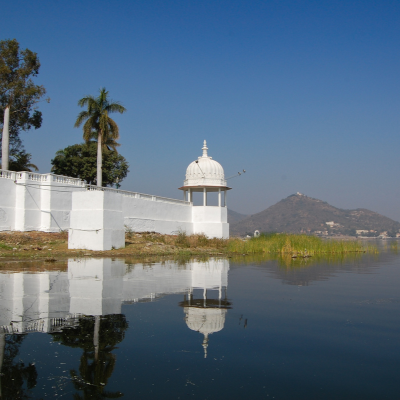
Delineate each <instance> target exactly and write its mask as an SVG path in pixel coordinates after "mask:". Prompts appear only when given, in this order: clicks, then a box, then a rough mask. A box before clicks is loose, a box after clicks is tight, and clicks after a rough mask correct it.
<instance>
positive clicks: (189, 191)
mask: <svg viewBox="0 0 400 400" xmlns="http://www.w3.org/2000/svg"><path fill="white" fill-rule="evenodd" d="M188 202H190V203H191V202H192V189H189V190H188Z"/></svg>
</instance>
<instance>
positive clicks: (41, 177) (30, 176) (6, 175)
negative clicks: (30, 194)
mask: <svg viewBox="0 0 400 400" xmlns="http://www.w3.org/2000/svg"><path fill="white" fill-rule="evenodd" d="M23 177H25V179H26V180H30V181H34V182H48V183H50V182H55V183H61V184H65V185H71V186H77V187H80V188H86V189H87V190H90V191H102V192H113V193H119V194H122V195H123V196H128V197H133V198H136V199H142V200H150V201H159V202H162V203H172V204H180V205H187V206H190V205H191V204H192V203H191V202H190V201H185V200H178V199H170V198H168V197H163V196H154V195H151V194H145V193H139V192H131V191H128V190H121V189H114V188H110V187H98V186H96V185H90V184H87V183H85V182H84V181H82V180H81V179H79V178H71V177H69V176H63V175H55V174H37V173H34V172H15V171H6V170H3V169H0V179H1V178H3V179H10V180H14V181H17V180H20V179H23Z"/></svg>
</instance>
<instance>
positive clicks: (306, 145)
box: [0, 0, 400, 220]
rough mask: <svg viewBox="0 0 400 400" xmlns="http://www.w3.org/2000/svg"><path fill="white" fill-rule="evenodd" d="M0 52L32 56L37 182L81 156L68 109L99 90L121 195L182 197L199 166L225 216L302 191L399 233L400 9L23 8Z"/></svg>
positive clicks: (120, 4)
mask: <svg viewBox="0 0 400 400" xmlns="http://www.w3.org/2000/svg"><path fill="white" fill-rule="evenodd" d="M1 9H2V15H3V18H2V23H1V25H0V33H1V34H0V39H8V38H16V39H17V40H18V41H19V42H20V44H21V47H22V48H26V47H27V48H29V49H31V50H33V51H35V52H37V53H38V55H39V59H40V61H41V64H42V67H41V70H40V74H39V76H38V78H37V79H36V82H38V83H40V84H43V85H44V86H45V87H46V89H47V92H48V96H50V98H51V102H50V104H46V103H42V104H41V105H40V110H41V111H42V112H43V118H44V121H43V125H42V128H40V129H39V130H37V131H32V132H29V133H26V134H23V140H24V144H25V147H26V149H27V151H28V152H30V153H32V156H33V158H32V161H33V162H34V163H35V164H37V165H38V166H39V168H40V172H41V173H45V172H48V171H49V170H50V168H51V164H50V160H51V159H52V158H53V157H54V155H55V152H56V151H57V150H59V149H61V148H64V147H66V146H68V145H71V144H75V143H79V142H82V131H81V130H80V129H76V128H74V127H73V126H74V122H75V119H76V117H77V115H78V113H79V112H80V111H81V109H80V108H79V107H78V106H77V101H78V100H79V99H80V98H82V97H83V96H85V95H88V94H93V95H96V94H97V93H98V90H99V88H100V87H103V86H104V87H106V88H107V90H109V92H110V96H111V98H112V99H114V100H118V101H120V102H121V103H122V104H123V105H124V106H125V107H126V108H127V110H128V111H127V113H126V114H124V115H115V120H116V121H117V123H118V124H119V127H120V134H121V140H120V142H121V147H120V153H121V154H122V155H123V156H124V157H126V158H127V160H128V161H129V163H130V173H129V175H128V177H127V178H126V179H125V181H124V182H123V183H122V188H123V189H126V190H134V191H140V192H143V193H151V194H157V195H163V196H167V197H173V198H181V197H182V194H181V192H180V191H178V190H177V188H178V187H180V186H181V185H182V183H183V179H184V175H185V171H186V167H187V165H188V164H189V163H190V162H191V161H193V160H194V159H196V158H197V157H198V156H200V155H201V147H202V141H203V140H204V139H206V140H207V143H208V147H209V155H211V156H212V157H213V158H214V159H216V160H217V161H219V162H220V163H221V164H222V166H223V167H224V169H225V174H226V176H231V175H233V174H235V173H236V172H237V171H239V170H242V169H243V168H244V169H246V170H247V173H246V174H245V175H244V176H242V177H240V178H234V179H232V180H231V181H229V183H230V186H232V187H233V190H232V191H231V192H230V195H229V207H230V208H232V209H233V210H235V211H238V212H242V213H246V214H252V213H255V212H259V211H261V210H263V209H265V208H267V207H269V206H270V205H272V204H274V203H276V202H277V201H279V200H280V199H282V198H284V197H287V196H288V195H290V194H293V193H295V192H297V191H299V192H301V193H304V194H306V195H309V196H312V197H316V198H319V199H321V200H325V201H328V202H329V203H331V204H332V205H335V206H337V207H341V208H359V207H360V208H361V207H363V208H369V209H371V210H373V211H377V212H379V213H381V214H384V215H387V216H389V217H391V218H394V219H396V220H400V206H399V199H400V189H399V156H398V152H399V148H400V135H399V126H400V124H399V122H400V121H399V119H400V99H399V93H400V79H399V71H400V53H399V48H400V46H399V44H400V43H399V42H400V2H399V1H385V0H381V1H368V0H363V1H323V0H319V1H248V0H247V1H235V0H231V1H217V0H214V1H201V0H198V1H189V0H188V1H168V0H165V1H152V0H146V1H114V2H110V1H101V0H100V1H99V0H98V1H72V0H70V1H68V2H64V1H54V0H53V1H38V2H31V1H18V0H14V1H13V2H8V3H7V2H6V3H4V2H3V4H2V7H1Z"/></svg>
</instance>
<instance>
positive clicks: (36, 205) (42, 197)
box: [0, 170, 229, 238]
mask: <svg viewBox="0 0 400 400" xmlns="http://www.w3.org/2000/svg"><path fill="white" fill-rule="evenodd" d="M93 191H96V192H99V191H100V192H104V193H107V192H109V193H110V194H112V195H113V196H114V198H115V199H116V201H117V203H119V202H121V211H122V216H123V224H124V225H125V228H127V229H131V230H132V231H134V232H146V231H150V232H152V231H154V232H159V233H163V234H173V233H176V232H178V231H185V232H186V233H188V234H192V233H204V234H206V235H207V236H209V237H220V238H222V237H223V238H228V237H229V225H228V224H227V209H226V207H213V206H205V207H204V206H198V207H197V206H193V204H192V203H190V202H187V201H184V200H175V199H169V198H165V197H160V196H153V195H148V194H143V193H136V192H128V191H124V190H117V189H111V188H98V187H96V186H91V185H87V184H85V183H84V182H83V181H81V180H80V179H77V178H70V177H65V176H59V175H54V174H37V173H32V172H12V171H3V170H0V231H1V230H3V231H9V230H17V231H31V230H38V231H45V232H59V231H61V230H67V229H69V228H70V224H71V221H70V219H71V211H72V194H73V193H76V192H80V193H82V194H81V196H85V193H86V194H87V196H89V197H90V193H91V192H93ZM117 198H121V199H120V200H117ZM75 209H76V210H78V208H75ZM80 229H83V228H82V227H81V228H80Z"/></svg>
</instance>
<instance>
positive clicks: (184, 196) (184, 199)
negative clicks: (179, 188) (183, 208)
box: [183, 190, 186, 201]
mask: <svg viewBox="0 0 400 400" xmlns="http://www.w3.org/2000/svg"><path fill="white" fill-rule="evenodd" d="M183 201H186V190H184V191H183Z"/></svg>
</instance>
